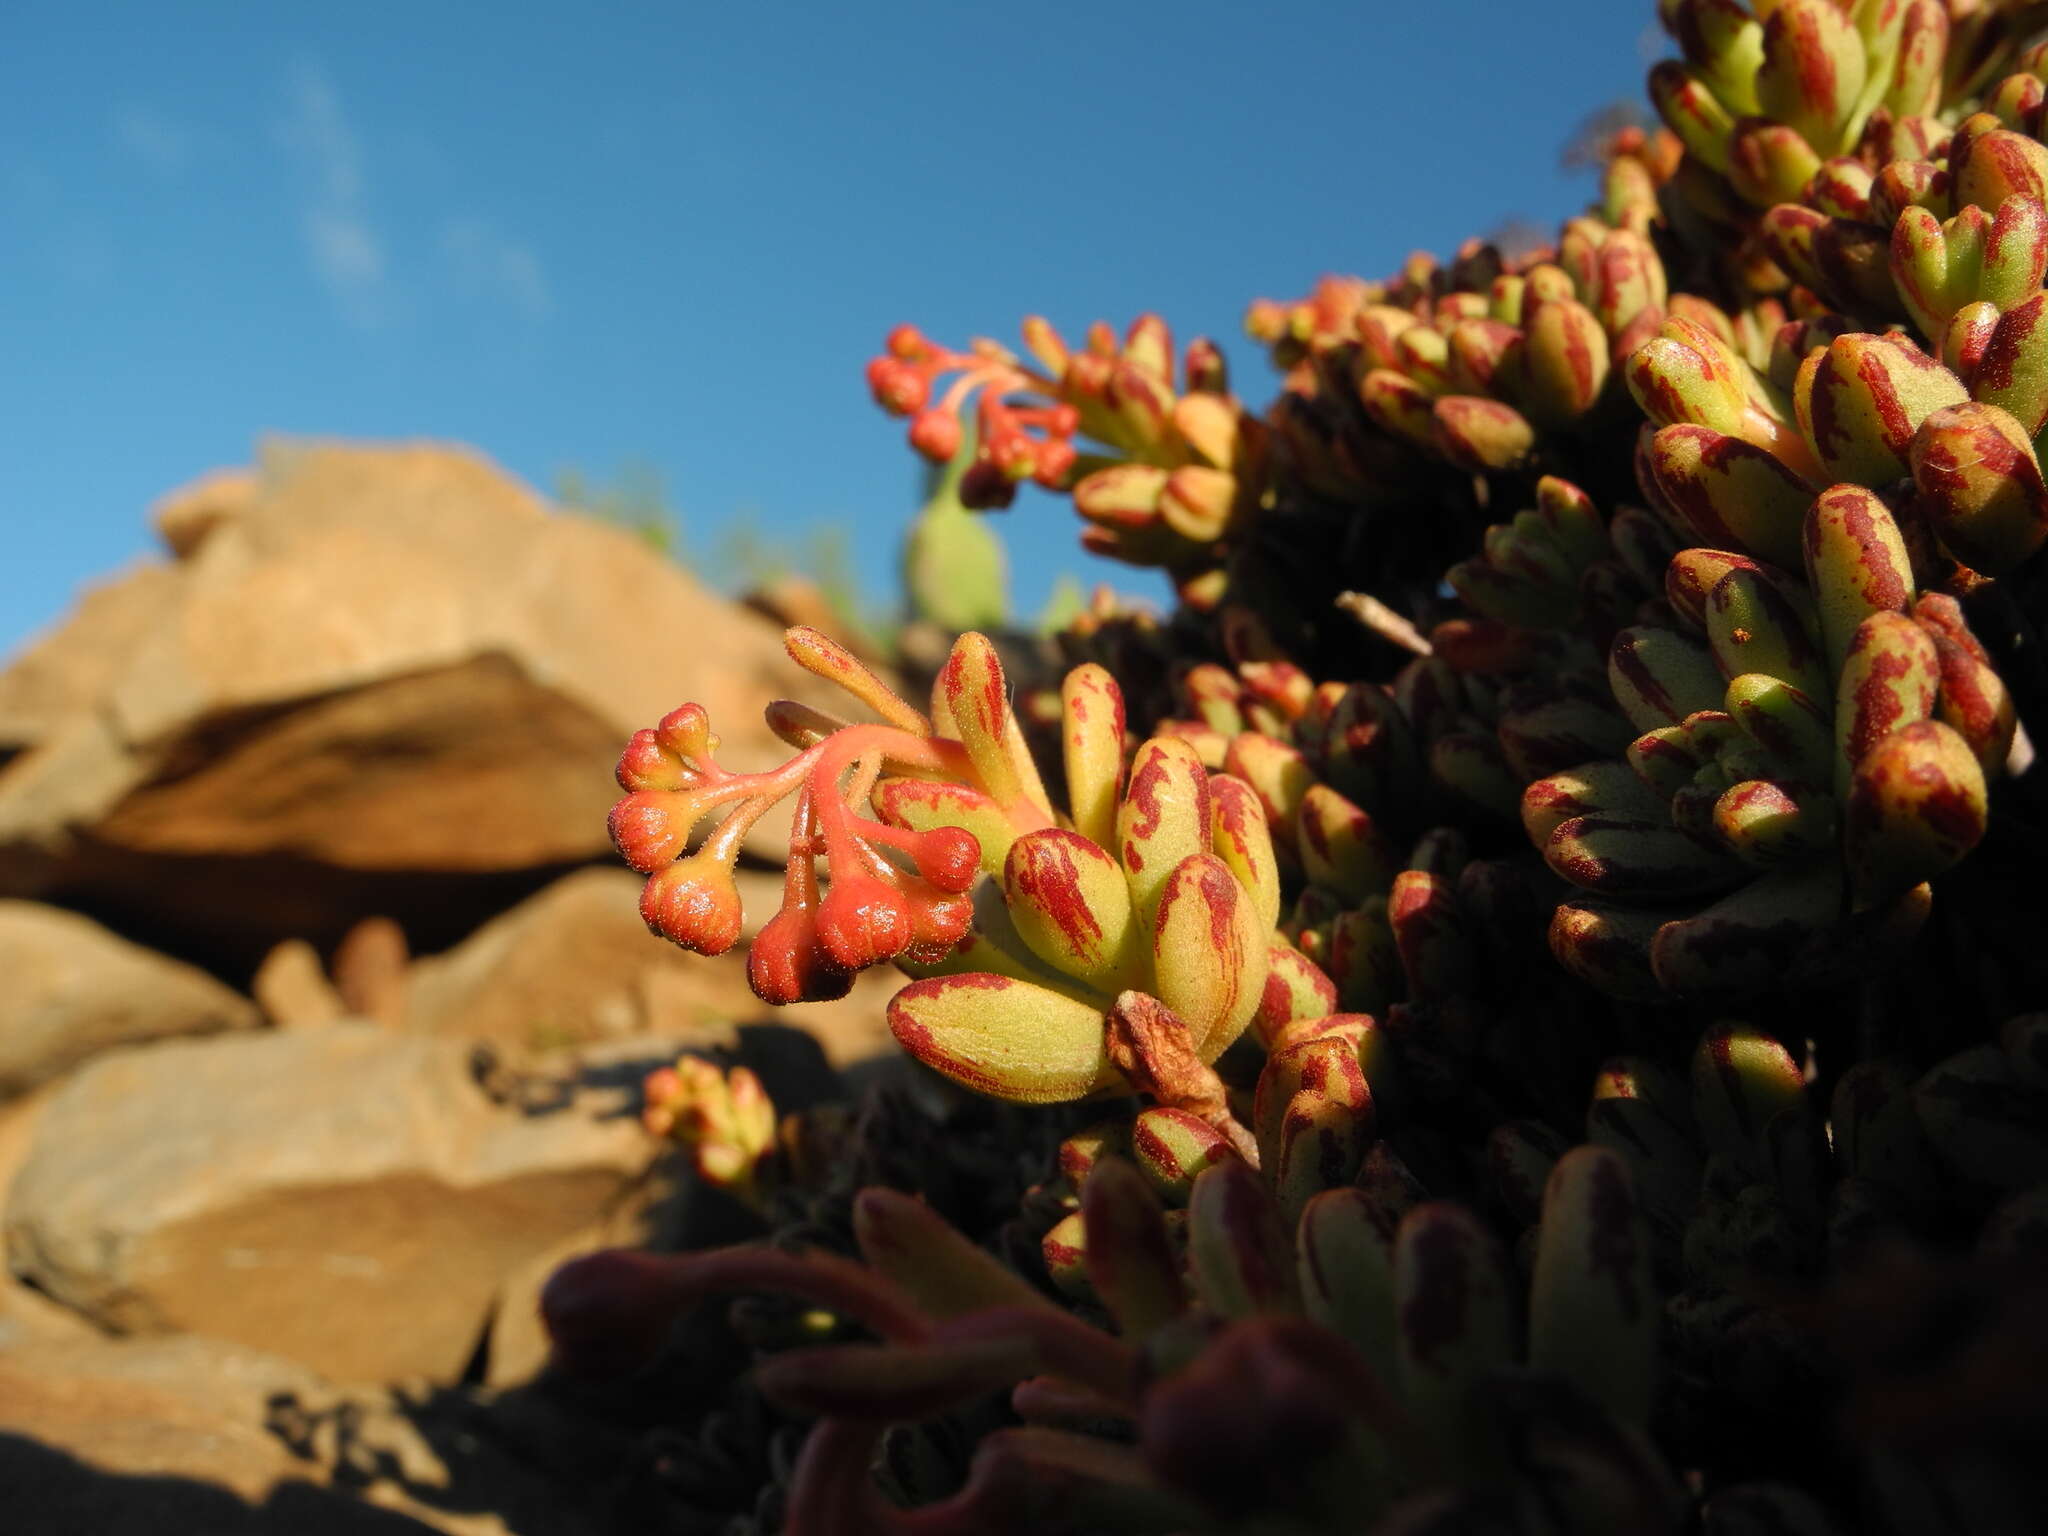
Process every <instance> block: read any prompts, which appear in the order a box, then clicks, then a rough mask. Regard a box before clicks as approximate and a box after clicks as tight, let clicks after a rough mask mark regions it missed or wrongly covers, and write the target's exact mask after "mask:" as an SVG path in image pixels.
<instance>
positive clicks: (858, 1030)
mask: <svg viewBox="0 0 2048 1536" xmlns="http://www.w3.org/2000/svg"><path fill="white" fill-rule="evenodd" d="M642 883H643V882H642V880H641V877H640V876H638V875H635V874H633V873H632V872H631V871H629V870H625V869H587V870H580V871H578V872H577V873H575V874H573V875H568V876H565V877H564V878H562V879H561V880H558V881H556V882H555V883H554V884H553V885H550V886H549V887H547V889H545V890H543V891H541V892H539V893H538V894H536V895H534V896H532V897H529V898H528V899H527V900H526V901H524V902H522V903H521V904H520V905H519V906H517V907H515V908H513V909H512V910H511V911H509V912H506V913H504V914H503V915H501V916H499V917H496V918H494V919H492V920H491V921H490V922H489V923H486V924H485V925H484V926H483V927H482V928H480V929H478V930H477V931H476V933H474V934H472V935H471V936H470V937H469V938H468V939H466V940H465V941H464V942H463V943H461V944H459V945H457V946H456V947H455V948H454V949H452V950H449V951H448V952H447V953H445V954H441V955H433V956H429V957H427V958H425V959H422V960H419V961H416V962H414V965H413V968H412V972H411V976H410V978H409V983H408V995H409V1003H408V1014H407V1020H408V1027H409V1028H412V1029H417V1030H422V1031H425V1032H427V1033H431V1034H437V1035H449V1036H459V1037H465V1038H472V1039H484V1040H490V1041H493V1042H496V1043H498V1044H501V1045H504V1046H508V1047H512V1048H515V1049H520V1050H545V1049H548V1048H550V1047H559V1046H564V1045H574V1044H577V1043H580V1042H586V1041H593V1040H615V1039H623V1038H626V1037H629V1036H636V1035H659V1036H662V1037H664V1038H667V1039H669V1040H671V1041H673V1042H674V1043H675V1045H676V1046H677V1048H678V1049H680V1048H682V1047H685V1046H693V1047H708V1046H716V1045H725V1044H729V1043H730V1042H731V1040H732V1038H733V1036H732V1028H733V1026H734V1025H735V1024H737V1023H744V1022H749V1021H754V1020H762V1019H775V1020H776V1021H778V1022H780V1023H785V1024H790V1025H794V1026H796V1027H799V1028H803V1029H806V1030H809V1031H810V1032H811V1033H812V1034H814V1035H815V1036H816V1037H817V1038H818V1040H819V1042H820V1043H821V1044H822V1045H823V1046H824V1048H825V1053H826V1055H827V1056H828V1057H830V1058H831V1059H832V1061H833V1062H834V1063H835V1064H837V1065H844V1064H845V1063H848V1062H852V1061H858V1060H861V1059H864V1058H865V1057H868V1056H872V1055H874V1054H875V1053H876V1052H878V1051H882V1050H893V1049H894V1044H893V1042H892V1041H891V1040H890V1038H889V1031H888V1025H887V1022H886V1019H885V1017H884V1010H885V1009H886V1007H887V1005H888V1000H889V998H890V997H891V996H893V995H894V993H895V991H896V989H897V988H898V987H900V986H902V984H903V978H902V977H901V976H900V975H898V974H896V972H895V971H894V970H893V969H892V968H890V967H886V966H885V967H878V968H877V969H875V970H873V971H869V972H865V973H863V974H862V975H861V976H860V977H859V978H858V979H857V982H856V985H855V987H854V989H853V991H852V992H851V993H850V994H848V996H847V997H845V998H843V999H841V1000H839V1001H836V1002H830V1003H804V1004H800V1005H798V1006H795V1007H791V1008H782V1009H775V1008H770V1007H768V1006H767V1005H766V1004H764V1003H762V1002H761V1001H760V1000H759V999H758V998H756V997H755V996H754V994H753V992H752V991H751V990H750V989H749V988H748V986H747V976H746V957H745V954H744V952H743V951H741V950H734V951H732V952H731V953H729V954H725V955H720V956H717V957H715V958H713V957H707V956H704V955H694V954H690V953H687V952H686V951H684V950H681V949H678V948H677V947H676V946H675V945H673V944H670V943H668V942H667V941H666V940H664V939H659V938H656V937H655V936H654V935H652V934H650V933H649V932H648V931H647V926H646V924H645V923H643V922H642V921H641V920H640V887H641V885H642ZM742 885H743V896H744V900H745V903H746V908H745V910H746V918H747V926H746V932H747V934H748V936H749V937H751V935H752V934H753V933H754V932H756V931H758V929H759V926H760V924H762V923H764V922H766V921H767V920H768V919H769V918H770V917H771V916H773V915H774V912H775V908H776V904H777V903H778V902H779V901H780V899H781V880H780V878H779V877H769V876H761V877H759V878H758V879H749V880H745V881H743V882H742Z"/></svg>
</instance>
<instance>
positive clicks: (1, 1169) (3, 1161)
mask: <svg viewBox="0 0 2048 1536" xmlns="http://www.w3.org/2000/svg"><path fill="white" fill-rule="evenodd" d="M50 1092H51V1090H50V1089H49V1088H38V1089H37V1090H36V1091H35V1092H34V1093H30V1094H24V1095H23V1096H22V1097H21V1098H18V1099H15V1100H14V1101H13V1102H11V1103H8V1104H0V1210H5V1209H6V1206H7V1188H8V1186H9V1185H10V1184H12V1183H13V1182H14V1174H15V1170H17V1169H18V1168H20V1167H21V1164H22V1161H23V1159H25V1158H26V1157H27V1156H28V1149H29V1143H30V1142H31V1140H32V1139H33V1138H34V1136H35V1127H36V1121H37V1120H38V1118H39V1117H40V1116H41V1114H42V1109H43V1106H44V1105H45V1104H47V1103H48V1102H49V1099H50ZM98 1337H100V1332H99V1330H98V1329H97V1328H95V1327H93V1326H92V1324H90V1323H88V1322H87V1321H86V1320H85V1319H84V1318H82V1317H80V1316H79V1315H78V1314H77V1313H76V1312H73V1311H72V1310H71V1309H70V1308H69V1307H65V1306H60V1305H59V1304H58V1303H56V1302H54V1301H52V1300H50V1298H49V1297H47V1296H45V1295H43V1293H42V1292H40V1291H38V1290H34V1289H32V1288H31V1287H29V1286H26V1285H23V1284H22V1283H21V1282H20V1281H19V1280H16V1279H15V1278H14V1276H13V1275H12V1274H11V1273H9V1272H7V1271H6V1270H4V1269H0V1358H4V1357H5V1356H6V1353H7V1352H8V1351H9V1350H12V1349H16V1348H19V1347H20V1346H22V1345H24V1344H27V1343H30V1342H32V1341H36V1340H47V1339H96V1338H98Z"/></svg>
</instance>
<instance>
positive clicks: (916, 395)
mask: <svg viewBox="0 0 2048 1536" xmlns="http://www.w3.org/2000/svg"><path fill="white" fill-rule="evenodd" d="M868 388H869V389H871V390H873V391H874V395H875V404H877V405H879V406H880V407H881V408H882V409H883V410H885V411H887V412H889V414H890V415H892V416H908V415H909V414H910V413H911V412H913V411H917V410H922V409H923V408H924V402H925V398H926V396H927V395H928V394H929V393H930V385H929V384H928V382H927V381H926V379H925V376H924V375H923V374H922V373H919V372H918V371H917V369H915V368H913V367H911V366H910V365H909V364H908V363H903V362H899V361H898V360H897V359H895V358H893V357H878V358H875V359H874V360H873V361H872V362H870V363H869V364H868Z"/></svg>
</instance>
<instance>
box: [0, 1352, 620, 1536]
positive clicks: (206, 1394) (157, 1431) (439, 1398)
mask: <svg viewBox="0 0 2048 1536" xmlns="http://www.w3.org/2000/svg"><path fill="white" fill-rule="evenodd" d="M491 1428H492V1426H491V1421H490V1417H489V1407H488V1405H481V1404H474V1403H471V1402H469V1401H468V1400H466V1399H464V1398H462V1397H461V1396H460V1395H459V1394H452V1393H451V1394H435V1395H432V1396H423V1397H410V1396H408V1395H406V1394H403V1393H394V1392H390V1391H385V1390H382V1389H376V1388H340V1387H336V1386H333V1385H330V1384H329V1383H328V1382H326V1381H325V1380H323V1379H322V1378H320V1377H319V1376H317V1375H315V1374H314V1373H313V1372H311V1371H308V1370H307V1369H305V1367H303V1366H301V1365H298V1364H297V1363H295V1362H293V1361H290V1360H284V1359H280V1358H278V1357H276V1356H272V1355H264V1354H261V1353H259V1352H256V1351H252V1350H248V1349H243V1348H240V1347H238V1346H235V1345H232V1344H226V1343H223V1342H222V1341H220V1340H217V1339H208V1338H201V1337H196V1336H192V1335H183V1336H178V1337H173V1338H162V1339H131V1340H112V1339H105V1338H97V1337H95V1338H92V1339H87V1340H70V1341H65V1342H49V1341H42V1342H37V1343H34V1344H30V1345H26V1346H21V1347H17V1348H15V1349H11V1350H8V1351H6V1352H4V1353H0V1486H5V1487H6V1489H7V1505H8V1528H9V1529H11V1530H18V1531H23V1532H37V1533H41V1532H52V1533H55V1532H69V1531H81V1532H82V1531H91V1532H93V1533H94V1536H160V1533H164V1532H194V1533H200V1532H203V1533H205V1536H319V1533H331V1536H428V1533H431V1532H442V1533H446V1536H577V1533H582V1532H594V1531H595V1529H596V1522H595V1521H594V1520H590V1519H588V1518H587V1517H585V1516H584V1515H583V1514H582V1513H581V1511H580V1510H579V1508H578V1505H579V1503H581V1502H583V1501H582V1500H579V1499H578V1498H577V1497H576V1495H575V1494H574V1493H573V1492H572V1491H571V1490H570V1489H568V1488H566V1487H563V1486H561V1485H559V1484H557V1483H555V1482H553V1481H551V1480H549V1479H548V1478H546V1477H545V1476H544V1475H543V1474H542V1473H541V1472H540V1471H538V1470H536V1469H535V1468H534V1466H533V1465H532V1463H531V1459H530V1458H527V1457H523V1456H521V1455H519V1454H517V1453H516V1451H515V1450H514V1448H513V1446H512V1445H511V1444H510V1443H509V1442H507V1441H501V1440H498V1439H495V1438H493V1437H492V1436H491Z"/></svg>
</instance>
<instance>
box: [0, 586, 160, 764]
mask: <svg viewBox="0 0 2048 1536" xmlns="http://www.w3.org/2000/svg"><path fill="white" fill-rule="evenodd" d="M177 592H178V573H177V571H176V569H175V568H174V567H171V566H167V565H138V566H136V567H134V568H132V569H130V570H127V571H124V572H122V573H121V574H120V575H118V576H116V577H114V578H113V579H112V580H110V581H107V582H104V583H102V584H100V585H98V586H94V587H89V588H87V589H86V591H85V593H84V594H83V595H82V596H81V597H80V598H79V600H78V606H77V607H76V608H74V609H73V610H72V611H71V613H70V615H69V616H68V617H66V618H65V619H64V620H63V621H62V622H61V623H59V624H57V625H56V626H55V627H54V628H52V629H50V630H48V631H46V632H45V633H43V634H42V635H40V636H38V637H37V638H36V639H34V640H33V641H31V642H30V643H29V645H28V647H27V649H25V650H23V651H22V653H21V654H20V655H19V656H17V657H15V658H14V660H13V663H12V664H11V665H10V666H8V667H7V669H6V670H5V671H0V764H4V762H5V760H6V759H7V757H8V756H9V755H10V754H12V753H15V752H19V751H21V750H22V749H24V748H27V747H31V746H34V745H35V744H36V743H38V742H40V741H44V740H46V739H48V738H49V737H50V736H52V735H53V734H55V733H56V732H57V731H59V730H60V729H62V728H63V726H64V725H65V724H66V723H67V722H70V721H74V720H75V719H76V718H77V717H78V716H80V715H82V714H85V713H87V712H89V711H90V710H92V709H93V707H94V706H95V704H96V702H97V701H98V700H99V699H100V698H102V697H103V696H104V695H105V694H106V692H107V690H108V689H109V688H111V687H112V686H113V682H114V679H115V677H116V676H117V675H118V674H119V671H120V666H121V661H122V659H123V658H124V657H126V656H127V655H128V654H129V653H131V652H132V651H133V650H135V648H136V647H137V646H138V645H140V644H141V642H142V640H143V638H144V637H145V636H146V635H147V634H148V633H149V631H150V630H151V629H153V628H155V627H156V625H157V624H158V623H159V622H160V620H161V616H162V615H163V613H164V612H165V611H166V609H168V608H169V607H170V605H171V604H172V603H173V602H175V601H176V598H177Z"/></svg>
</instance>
